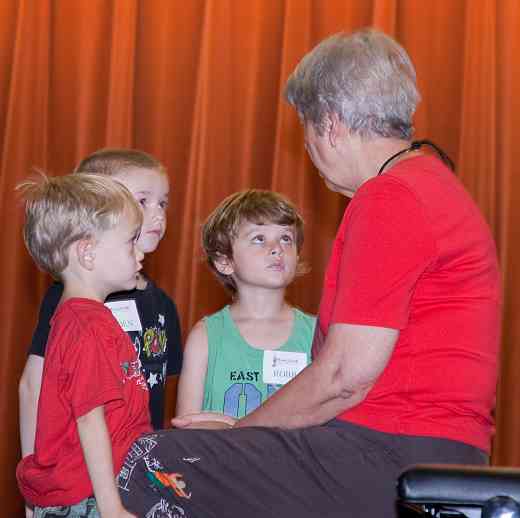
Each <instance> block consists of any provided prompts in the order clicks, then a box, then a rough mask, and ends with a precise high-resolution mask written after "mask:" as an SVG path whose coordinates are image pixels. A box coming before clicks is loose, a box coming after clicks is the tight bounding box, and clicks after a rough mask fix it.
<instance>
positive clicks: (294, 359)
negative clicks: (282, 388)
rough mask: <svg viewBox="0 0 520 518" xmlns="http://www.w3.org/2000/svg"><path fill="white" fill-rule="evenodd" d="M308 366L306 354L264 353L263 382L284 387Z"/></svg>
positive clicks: (286, 352) (287, 352)
mask: <svg viewBox="0 0 520 518" xmlns="http://www.w3.org/2000/svg"><path fill="white" fill-rule="evenodd" d="M306 366H307V354H306V353H296V352H289V351H264V364H263V381H264V383H271V384H274V385H284V384H285V383H287V382H288V381H290V380H291V379H292V378H294V376H296V375H297V374H298V373H299V372H300V371H302V370H303V369H304V368H305V367H306Z"/></svg>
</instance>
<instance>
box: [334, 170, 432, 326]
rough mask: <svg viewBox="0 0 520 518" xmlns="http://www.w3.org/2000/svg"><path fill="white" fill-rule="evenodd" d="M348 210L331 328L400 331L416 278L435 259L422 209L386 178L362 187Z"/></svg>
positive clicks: (404, 191) (404, 190)
mask: <svg viewBox="0 0 520 518" xmlns="http://www.w3.org/2000/svg"><path fill="white" fill-rule="evenodd" d="M349 211H350V216H349V222H348V225H347V230H346V235H345V243H344V249H343V253H342V257H341V264H340V268H339V277H338V284H337V295H336V300H335V305H334V308H333V312H332V318H331V324H333V323H350V324H360V325H372V326H378V327H389V328H393V329H403V328H404V327H406V325H407V322H408V316H409V307H410V300H411V297H412V295H413V292H414V289H415V286H416V283H417V280H418V279H419V278H420V277H421V275H425V274H427V273H426V271H427V269H428V267H429V265H430V264H431V263H432V262H433V261H434V260H435V255H436V247H435V242H434V239H433V236H432V235H431V230H430V228H431V227H430V225H429V224H428V221H427V219H426V216H425V214H424V213H423V210H422V206H421V204H420V202H419V201H418V200H417V199H416V197H415V195H414V193H413V192H410V190H408V189H407V188H406V187H404V186H402V185H401V184H400V183H399V182H398V181H397V180H395V179H393V178H390V177H387V178H378V179H377V180H376V181H372V182H371V183H370V184H368V185H366V186H364V187H362V189H361V190H360V192H358V195H356V197H354V199H353V200H352V202H351V204H350V206H349Z"/></svg>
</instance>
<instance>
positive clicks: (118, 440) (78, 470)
mask: <svg viewBox="0 0 520 518" xmlns="http://www.w3.org/2000/svg"><path fill="white" fill-rule="evenodd" d="M51 326H52V327H51V334H50V335H49V341H48V346H47V355H46V356H45V363H44V368H43V378H42V388H41V393H40V400H39V405H38V418H37V427H36V441H35V449H34V454H32V455H28V456H27V457H24V458H23V459H22V460H21V462H20V463H19V465H18V468H17V478H18V485H19V487H20V490H21V492H22V494H23V496H24V497H25V499H26V500H27V501H28V502H31V503H32V504H34V505H38V506H40V507H48V506H52V505H72V504H75V503H78V502H80V501H81V500H83V499H85V498H87V497H89V496H91V495H92V494H93V489H92V484H91V482H90V477H89V474H88V471H87V466H86V464H85V460H84V457H83V450H82V448H81V444H80V441H79V435H78V430H77V425H76V420H77V419H78V418H79V417H81V416H83V415H85V414H87V413H88V412H90V411H91V410H93V409H94V408H96V407H99V406H101V405H104V410H105V420H106V424H107V428H108V432H109V434H110V438H111V442H112V458H113V463H114V476H115V475H116V474H117V473H118V472H119V470H120V469H121V466H122V465H123V461H124V459H125V456H126V454H127V451H128V449H129V448H130V446H131V445H132V443H133V442H134V441H135V440H136V439H137V438H138V437H139V436H140V435H141V434H143V433H146V432H149V431H151V425H150V415H149V411H148V389H147V387H146V382H145V380H144V378H143V376H142V374H141V369H140V364H139V361H138V360H137V357H136V352H135V349H134V347H133V345H132V343H131V341H130V339H129V338H128V335H127V334H126V333H125V332H124V331H123V330H122V329H121V327H120V326H119V324H118V322H117V321H116V320H115V318H114V317H113V315H112V313H111V312H110V310H109V309H108V308H106V307H105V306H104V305H103V304H101V303H100V302H97V301H94V300H89V299H80V298H73V299H68V300H67V301H65V302H64V303H63V304H61V305H60V306H59V307H58V309H57V310H56V313H55V314H54V317H53V319H52V324H51Z"/></svg>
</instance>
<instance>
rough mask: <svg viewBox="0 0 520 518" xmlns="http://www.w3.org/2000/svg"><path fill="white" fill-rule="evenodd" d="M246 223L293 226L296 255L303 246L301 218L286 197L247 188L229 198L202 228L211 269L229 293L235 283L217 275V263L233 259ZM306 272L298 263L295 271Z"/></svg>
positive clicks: (234, 289)
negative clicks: (242, 225)
mask: <svg viewBox="0 0 520 518" xmlns="http://www.w3.org/2000/svg"><path fill="white" fill-rule="evenodd" d="M246 221H248V222H250V223H256V224H259V225H265V224H276V225H283V226H288V227H293V228H294V237H295V243H296V249H297V251H298V254H300V252H301V249H302V247H303V238H304V236H303V219H302V217H301V216H300V214H299V213H298V211H297V210H296V207H295V206H294V205H293V204H292V203H291V202H290V201H289V200H288V199H287V198H285V197H284V196H282V195H281V194H278V193H276V192H273V191H266V190H261V189H248V190H245V191H240V192H236V193H235V194H232V195H231V196H228V197H227V198H226V199H224V200H223V201H222V202H221V203H220V204H219V205H218V206H217V208H216V209H215V210H214V211H213V212H212V213H211V214H210V215H209V216H208V219H207V220H206V222H205V223H204V225H203V227H202V249H203V251H204V254H205V256H206V260H207V262H208V265H209V267H210V268H211V270H212V271H213V272H214V273H215V275H216V276H217V278H218V279H219V280H220V281H221V282H222V284H224V286H225V287H226V288H228V289H229V291H231V292H232V293H236V291H237V290H236V285H235V281H234V280H233V278H232V277H231V276H230V275H224V274H222V273H220V272H219V271H218V269H217V267H216V262H218V260H219V259H221V258H222V257H225V258H227V259H233V243H234V241H235V239H236V238H237V236H238V231H239V227H240V225H241V224H242V223H244V222H246ZM306 269H307V267H306V266H305V265H304V264H303V263H300V264H299V265H298V270H297V271H298V273H305V271H306Z"/></svg>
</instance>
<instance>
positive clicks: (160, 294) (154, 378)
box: [29, 279, 182, 429]
mask: <svg viewBox="0 0 520 518" xmlns="http://www.w3.org/2000/svg"><path fill="white" fill-rule="evenodd" d="M147 281H148V284H147V286H146V288H145V289H144V290H138V289H135V290H131V291H124V292H118V293H113V294H112V295H110V296H109V297H108V298H107V302H112V301H119V300H135V304H136V307H137V312H138V314H139V318H140V320H141V327H142V331H128V332H127V333H128V335H129V336H130V339H131V340H132V343H133V344H134V347H135V349H136V352H137V355H138V356H139V359H140V360H141V364H142V367H143V375H144V377H145V379H146V383H147V385H148V388H149V391H150V415H151V419H152V426H153V427H154V428H155V429H158V428H163V426H164V425H163V421H164V388H165V383H166V377H167V376H171V375H173V374H179V372H180V370H181V366H182V347H181V330H180V323H179V315H178V313H177V308H176V307H175V303H174V302H173V300H172V299H171V298H170V297H169V296H168V295H166V293H165V292H164V291H163V290H161V289H160V288H159V287H157V286H156V285H155V283H154V282H153V281H151V280H149V279H147ZM62 293H63V285H62V284H61V283H57V282H55V283H53V284H52V285H51V286H50V287H49V289H48V290H47V293H46V294H45V297H44V298H43V301H42V304H41V306H40V314H39V317H38V324H37V326H36V329H35V331H34V334H33V337H32V343H31V347H30V349H29V354H35V355H37V356H45V347H46V344H47V338H48V336H49V331H50V320H51V318H52V315H53V314H54V311H55V309H56V307H57V306H58V303H59V301H60V298H61V295H62Z"/></svg>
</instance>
